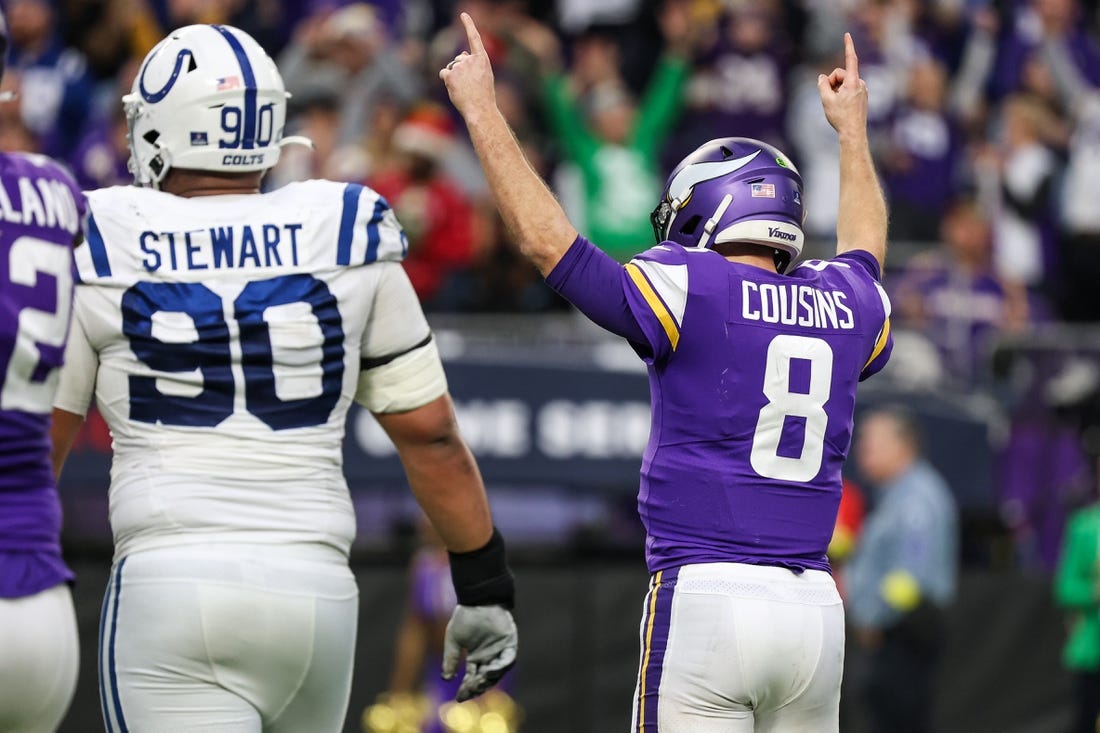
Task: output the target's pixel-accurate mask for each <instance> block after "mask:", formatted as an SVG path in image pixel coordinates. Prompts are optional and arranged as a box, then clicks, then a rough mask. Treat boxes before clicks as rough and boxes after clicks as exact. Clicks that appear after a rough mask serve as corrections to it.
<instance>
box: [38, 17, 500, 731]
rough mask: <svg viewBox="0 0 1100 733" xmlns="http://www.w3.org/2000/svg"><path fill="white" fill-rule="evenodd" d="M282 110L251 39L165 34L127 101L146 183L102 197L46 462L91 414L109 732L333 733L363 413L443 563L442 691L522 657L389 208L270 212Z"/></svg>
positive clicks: (478, 495)
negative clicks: (103, 436)
mask: <svg viewBox="0 0 1100 733" xmlns="http://www.w3.org/2000/svg"><path fill="white" fill-rule="evenodd" d="M286 97H287V95H286V92H285V91H284V87H283V82H282V79H281V78H280V76H279V73H278V71H277V69H276V68H275V65H274V63H273V62H272V60H271V59H270V58H269V57H268V56H267V54H266V53H265V52H264V51H263V49H262V48H261V47H260V46H259V45H258V44H257V43H256V42H255V41H254V40H253V39H252V38H251V37H249V36H248V35H247V34H245V33H243V32H241V31H240V30H238V29H235V28H231V27H228V26H218V25H194V26H188V27H186V28H182V29H180V30H177V31H175V32H174V33H172V34H171V35H170V36H168V37H167V38H166V39H164V40H163V41H162V42H161V43H160V44H158V45H157V46H156V47H155V48H154V49H153V50H152V51H150V53H149V55H148V56H147V57H146V58H145V61H144V63H143V64H142V66H141V70H140V71H139V73H138V75H137V79H136V80H135V81H134V86H133V90H132V93H131V94H129V95H127V96H126V97H124V99H123V102H124V105H125V108H126V114H127V120H128V123H129V130H130V148H131V168H132V170H133V172H134V175H135V178H136V180H137V183H138V184H139V187H115V188H108V189H103V190H99V191H93V192H90V193H89V194H88V200H89V212H90V215H89V217H88V229H87V234H86V242H85V243H84V244H83V245H81V246H80V247H78V248H77V250H76V253H75V257H76V263H77V264H76V274H77V278H78V285H77V287H76V296H75V305H74V316H73V325H72V333H71V337H70V340H69V347H68V349H67V352H66V366H65V369H64V370H63V373H62V377H61V385H60V388H59V391H58V395H57V398H56V399H55V402H54V405H55V411H54V429H53V433H54V444H55V452H56V455H55V464H56V465H57V466H58V468H59V467H60V465H61V462H62V461H63V460H64V456H65V455H66V454H67V452H68V449H69V447H70V446H71V444H72V440H73V438H74V436H75V433H76V431H77V430H78V428H79V425H80V423H81V421H82V419H83V416H84V414H85V411H86V410H87V408H88V405H89V403H90V401H91V399H92V397H93V394H94V397H95V399H96V402H97V404H98V406H99V410H100V411H101V412H102V414H103V415H104V417H105V418H106V420H107V423H108V425H109V426H110V428H111V434H112V437H113V440H114V462H113V465H112V468H111V488H110V519H111V528H112V531H113V534H114V540H115V559H114V566H113V568H112V575H111V581H110V584H109V586H108V588H107V592H106V595H105V598H104V604H103V612H102V618H101V622H100V628H101V632H100V668H99V671H100V693H101V701H102V704H103V714H104V718H105V722H106V727H107V730H108V732H109V733H113V732H114V731H121V732H125V731H128V730H134V731H166V730H171V731H189V730H197V729H200V728H201V729H203V730H219V731H267V732H272V733H274V732H276V731H288V732H289V731H294V732H300V731H310V732H311V733H313V732H324V731H337V730H340V729H342V726H343V724H344V716H345V713H346V709H347V702H348V693H349V690H350V685H351V670H352V659H353V649H354V646H355V632H356V623H357V610H358V597H357V596H358V592H357V588H356V583H355V579H354V577H353V576H352V573H351V570H350V569H349V567H348V562H347V556H348V550H349V547H350V545H351V542H352V538H353V535H354V532H355V514H354V511H353V509H352V504H351V500H350V497H349V494H348V489H347V485H346V483H345V481H344V477H343V473H342V459H341V443H342V439H343V436H344V421H345V416H346V414H347V411H348V408H349V406H350V404H351V402H352V400H353V399H354V400H356V401H357V402H359V403H360V404H362V405H364V406H365V407H367V408H368V409H369V410H371V411H372V412H373V413H374V414H375V415H376V417H377V419H378V420H379V422H380V423H381V425H382V427H383V428H384V429H385V430H386V432H387V433H388V434H389V436H390V437H391V439H392V440H393V441H394V443H395V445H396V447H397V449H398V453H399V454H400V457H401V459H402V461H403V463H404V465H405V469H406V474H407V477H408V481H409V484H410V486H411V487H412V490H413V493H414V494H415V495H416V497H417V499H418V501H419V502H420V504H421V506H422V507H423V508H424V510H425V511H426V513H427V514H428V516H429V517H430V518H431V520H432V523H433V524H434V525H435V527H436V529H437V530H438V531H439V533H440V535H441V536H442V538H443V540H444V542H445V543H446V545H447V547H448V549H449V550H450V552H451V567H452V577H453V580H454V583H455V587H456V592H457V595H458V599H459V604H460V605H459V607H458V608H457V610H456V611H455V614H454V616H453V617H452V620H451V623H450V625H449V627H448V637H447V647H448V653H447V655H446V659H445V660H444V674H445V675H451V676H453V675H454V674H455V673H456V667H457V665H458V661H459V660H458V658H459V656H460V650H465V652H466V676H465V678H464V681H463V685H462V687H461V689H460V691H459V698H460V699H464V698H467V697H471V696H473V695H476V694H478V693H480V692H482V691H484V690H485V689H487V688H488V687H489V686H490V685H491V684H492V683H493V682H495V681H496V680H497V679H499V677H500V676H501V675H503V674H504V672H505V671H506V670H507V669H508V668H509V667H510V666H511V665H512V664H513V662H514V660H515V655H516V632H515V625H514V623H513V621H512V617H511V613H510V609H511V606H512V601H513V594H514V591H513V584H512V576H511V574H510V572H509V570H508V567H507V564H506V562H505V555H504V546H503V541H502V539H501V538H500V535H499V533H498V532H496V531H495V530H494V528H493V526H492V521H491V516H490V512H489V507H488V503H487V501H486V497H485V491H484V488H483V485H482V482H481V478H480V475H479V473H478V470H477V466H476V464H475V462H474V459H473V457H472V455H471V454H470V452H469V450H468V448H467V447H466V445H465V443H464V442H463V440H462V438H461V436H460V435H459V432H458V430H457V427H456V424H455V419H454V412H453V408H452V405H451V401H450V397H449V395H448V393H447V385H446V380H445V377H444V373H443V369H442V366H441V363H440V359H439V354H438V352H437V350H436V346H435V343H434V342H433V340H432V335H431V332H430V330H429V328H428V324H427V322H426V321H425V319H424V315H423V313H422V311H421V309H420V306H419V303H418V302H417V300H416V297H415V295H414V293H413V290H412V288H411V286H410V284H409V281H408V279H407V278H406V276H405V274H404V271H403V270H402V267H401V264H400V261H401V259H402V257H403V256H404V254H405V251H406V249H407V242H406V239H405V235H404V234H403V232H402V230H401V227H400V225H399V224H398V222H397V220H396V219H395V217H394V214H393V212H392V211H391V210H390V208H389V206H388V205H387V204H386V201H385V200H384V199H382V198H381V197H380V196H379V195H378V194H376V193H375V192H374V191H372V190H370V189H369V188H366V187H363V186H359V185H356V184H341V183H334V182H330V181H306V182H302V183H293V184H290V185H288V186H286V187H285V188H282V189H280V190H277V191H274V192H271V193H260V182H261V178H262V176H263V175H264V172H265V171H267V170H268V169H270V168H271V167H272V166H274V165H275V163H276V161H277V160H278V157H279V150H280V147H281V146H282V145H284V144H286V143H288V142H294V140H293V139H284V138H283V137H282V132H283V123H284V119H285V114H286Z"/></svg>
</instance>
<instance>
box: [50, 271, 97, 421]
mask: <svg viewBox="0 0 1100 733" xmlns="http://www.w3.org/2000/svg"><path fill="white" fill-rule="evenodd" d="M84 290H85V289H84V288H82V287H77V288H76V292H75V293H74V296H73V317H72V321H71V324H70V326H69V341H68V343H67V344H66V346H65V361H64V364H63V365H62V367H61V376H60V378H59V379H58V385H57V393H56V394H55V395H54V400H53V406H54V407H55V408H57V409H59V410H64V411H65V412H71V413H73V414H74V415H86V414H87V413H88V407H89V406H90V405H91V402H92V395H93V394H94V392H95V384H96V375H97V372H98V371H99V355H98V354H97V353H96V351H95V348H94V347H93V346H92V343H91V341H90V340H89V339H88V333H87V331H85V329H84V320H83V318H82V316H81V311H82V310H83V307H82V303H83V301H84V300H85V298H84V297H82V293H83V291H84Z"/></svg>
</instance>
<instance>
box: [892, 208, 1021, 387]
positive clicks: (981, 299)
mask: <svg viewBox="0 0 1100 733" xmlns="http://www.w3.org/2000/svg"><path fill="white" fill-rule="evenodd" d="M941 229H942V237H943V245H942V246H941V247H939V248H937V249H935V250H932V251H930V252H927V253H924V254H921V255H918V256H917V257H915V258H914V259H913V260H911V261H910V262H909V263H908V264H907V265H906V267H905V269H904V270H903V271H902V272H901V274H900V277H899V278H898V283H899V284H898V286H897V288H896V289H895V291H894V292H893V294H892V295H893V300H894V303H895V305H896V307H897V311H896V312H897V316H898V320H899V324H902V325H906V326H909V327H910V328H914V329H916V330H917V331H919V332H921V333H922V334H923V335H924V336H926V337H927V338H928V339H930V340H931V341H932V343H933V344H935V346H936V349H937V350H938V351H939V354H940V357H941V359H942V365H943V367H944V371H945V372H946V374H947V375H948V376H949V377H950V378H951V379H953V380H954V381H956V382H957V383H960V384H969V383H972V382H973V381H974V379H975V378H976V377H977V376H978V375H979V373H980V372H981V371H982V368H983V367H984V365H985V362H986V360H987V358H988V356H989V349H990V347H991V345H992V344H991V341H992V339H993V337H994V336H995V335H996V334H997V333H999V332H1001V331H1015V330H1019V329H1020V328H1022V327H1023V326H1024V325H1025V324H1026V323H1027V318H1028V308H1027V296H1026V291H1025V290H1024V288H1023V287H1022V286H1021V285H1020V284H1019V283H1012V282H1006V281H1004V280H1002V279H1001V278H999V277H998V276H997V275H996V273H994V271H993V268H992V263H991V238H990V223H989V219H988V218H987V217H986V215H985V212H984V211H983V210H982V208H981V206H980V205H979V203H978V202H977V201H976V200H974V199H972V198H961V199H957V200H955V201H954V202H953V203H952V204H951V205H950V206H949V207H948V209H947V211H946V214H945V217H944V219H943V224H942V227H941Z"/></svg>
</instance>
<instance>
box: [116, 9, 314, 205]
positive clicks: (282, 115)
mask: <svg viewBox="0 0 1100 733" xmlns="http://www.w3.org/2000/svg"><path fill="white" fill-rule="evenodd" d="M287 96H288V95H287V93H286V88H285V87H284V86H283V78H282V77H281V76H280V75H279V70H278V69H277V68H276V67H275V62H274V61H272V60H271V57H270V56H268V55H267V53H266V52H265V51H264V50H263V48H261V47H260V44H258V43H256V41H255V40H254V39H253V38H252V37H251V36H249V35H248V34H247V33H245V32H244V31H241V30H239V29H237V28H232V27H230V26H225V25H189V26H186V27H184V28H180V29H179V30H176V31H174V32H173V33H171V34H170V35H169V36H168V37H167V38H165V39H164V40H163V41H161V42H160V43H158V44H157V45H156V46H155V47H154V48H153V50H152V51H150V52H149V54H148V55H147V56H146V57H145V61H144V62H142V64H141V70H140V71H139V72H138V75H137V78H136V79H134V86H133V88H132V89H131V90H130V93H129V94H127V95H126V96H125V97H123V98H122V103H123V106H124V108H125V110H126V122H127V125H128V126H129V129H130V172H131V173H133V174H134V180H135V181H136V182H137V184H138V185H139V186H152V187H154V188H158V187H159V185H160V182H161V181H162V180H163V179H164V176H165V175H166V174H167V173H168V170H169V169H170V168H187V169H193V170H202V171H216V172H220V173H247V172H252V171H260V170H266V169H268V168H271V167H272V166H274V165H275V164H276V163H277V162H279V149H280V148H281V147H282V145H285V144H287V143H290V142H304V143H306V144H309V141H308V140H305V139H304V138H294V137H292V138H286V139H284V138H283V125H284V124H285V122H286V100H287Z"/></svg>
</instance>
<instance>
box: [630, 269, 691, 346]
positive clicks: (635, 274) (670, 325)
mask: <svg viewBox="0 0 1100 733" xmlns="http://www.w3.org/2000/svg"><path fill="white" fill-rule="evenodd" d="M626 271H627V274H629V275H630V279H631V280H633V281H634V286H635V287H636V288H638V292H640V293H641V294H642V297H643V298H645V302H646V303H648V304H649V308H650V310H652V311H653V315H655V316H657V320H658V321H659V322H660V324H661V326H662V327H663V328H664V329H665V334H666V335H667V336H668V341H669V343H670V344H672V350H673V351H676V345H677V344H678V343H680V329H679V328H677V326H676V320H675V319H674V318H673V317H672V314H671V313H669V312H668V308H665V304H664V303H662V302H661V299H660V298H659V297H657V293H656V292H655V291H654V290H653V286H652V285H650V284H649V280H646V277H645V275H643V274H642V270H641V268H639V267H638V266H637V265H635V264H633V263H628V264H627V265H626Z"/></svg>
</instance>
